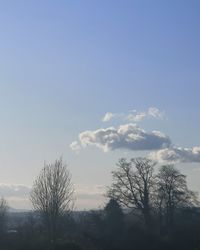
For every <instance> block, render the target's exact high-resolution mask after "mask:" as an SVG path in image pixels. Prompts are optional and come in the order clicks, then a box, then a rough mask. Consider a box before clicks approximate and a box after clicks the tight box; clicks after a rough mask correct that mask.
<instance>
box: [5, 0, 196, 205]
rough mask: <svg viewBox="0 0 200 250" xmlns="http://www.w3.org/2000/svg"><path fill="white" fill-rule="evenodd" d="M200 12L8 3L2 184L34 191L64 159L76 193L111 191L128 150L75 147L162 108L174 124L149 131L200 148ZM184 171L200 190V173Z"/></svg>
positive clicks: (184, 5)
mask: <svg viewBox="0 0 200 250" xmlns="http://www.w3.org/2000/svg"><path fill="white" fill-rule="evenodd" d="M199 11H200V2H199V1H198V0H196V1H195V0H192V1H191V0H190V1H189V0H188V1H186V0H185V1H182V0H168V1H164V0H163V1H162V0H157V1H156V0H152V1H148V0H146V1H145V0H138V1H134V0H132V1H128V0H127V1H122V0H121V1H120V0H117V1H114V0H109V1H107V0H106V1H92V0H90V1H89V0H88V1H87V0H86V1H65V0H59V1H51V0H48V1H47V0H43V1H39V0H34V1H31V0H29V1H26V0H24V1H22V0H18V1H14V0H12V1H11V0H7V1H3V0H2V1H0V34H1V39H0V138H1V143H0V183H6V184H23V185H29V186H31V185H32V182H33V180H34V178H35V176H36V175H37V174H38V172H39V170H40V169H41V168H42V166H43V162H44V160H46V161H47V162H51V161H53V160H54V159H55V158H57V157H59V156H60V155H62V156H63V158H64V160H65V161H66V162H67V163H68V164H69V168H70V170H71V172H72V174H73V180H74V182H75V184H77V185H82V187H84V188H85V190H86V191H87V190H88V189H92V188H93V187H94V186H95V185H108V184H109V181H110V171H111V170H112V169H113V168H114V166H115V163H116V161H117V159H118V158H119V157H121V156H123V155H124V154H126V152H124V150H122V151H120V150H117V151H114V152H108V153H103V152H102V151H101V150H98V149H96V148H92V147H91V148H86V149H83V150H81V152H80V153H79V154H78V155H77V154H75V153H74V152H73V151H72V150H71V149H70V148H69V144H70V143H71V142H72V141H74V140H76V139H77V137H78V134H79V133H80V132H82V131H85V130H96V129H98V128H102V127H104V128H105V127H106V126H108V125H107V124H104V123H102V121H101V119H102V117H103V115H104V114H105V113H106V112H108V111H109V112H113V113H127V112H128V111H129V110H131V109H136V110H138V111H145V110H147V109H148V108H149V107H157V108H158V109H159V110H161V111H165V113H166V116H167V119H164V120H153V119H149V120H146V121H142V122H141V123H140V126H141V127H142V128H144V129H145V130H147V131H152V130H159V131H162V132H163V133H165V134H166V135H169V136H170V138H171V140H172V141H173V144H175V145H177V146H181V147H193V146H200V129H199V124H200V116H199V107H200V98H199V95H200V83H199V82H200V70H199V69H200V60H199V58H200V15H199ZM121 123H122V122H121ZM121 123H120V121H114V122H113V124H112V123H109V126H111V125H119V124H121ZM127 154H128V155H127V156H128V157H131V156H135V155H138V154H139V153H138V152H137V154H136V153H135V152H133V151H128V153H127ZM143 154H144V153H143ZM199 165H200V163H199ZM181 166H182V169H183V171H185V172H186V173H188V175H189V180H190V184H191V185H193V186H194V187H195V188H196V189H198V188H199V189H200V186H198V184H197V181H198V180H197V174H196V173H197V172H196V166H198V164H195V171H194V169H193V167H192V166H193V165H191V164H190V163H187V164H181ZM199 173H200V172H199ZM195 178H196V179H195ZM84 188H83V189H84ZM94 189H95V188H94ZM94 193H95V192H94ZM88 197H89V196H88ZM88 199H89V198H88ZM90 202H91V201H89V200H87V201H85V203H84V201H83V204H82V205H80V207H81V206H82V207H84V206H85V207H90ZM92 202H93V203H92V204H93V205H91V206H95V204H96V203H95V202H96V201H95V197H93V201H92ZM12 204H14V203H12ZM16 204H17V205H16V206H19V207H20V206H21V205H19V203H16ZM88 204H89V205H88Z"/></svg>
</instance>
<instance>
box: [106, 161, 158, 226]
mask: <svg viewBox="0 0 200 250" xmlns="http://www.w3.org/2000/svg"><path fill="white" fill-rule="evenodd" d="M117 166H118V169H117V170H115V171H113V172H112V175H113V183H112V185H111V187H110V188H109V190H108V197H110V198H113V199H115V200H117V201H118V202H120V203H121V204H122V205H123V206H125V207H127V208H130V209H133V210H137V211H139V212H140V213H141V214H142V215H143V217H144V221H145V224H146V226H147V227H149V226H150V224H151V195H152V190H153V186H154V166H155V162H153V161H151V160H149V159H146V158H136V159H131V160H130V161H127V160H126V159H124V158H122V159H120V160H119V162H118V164H117Z"/></svg>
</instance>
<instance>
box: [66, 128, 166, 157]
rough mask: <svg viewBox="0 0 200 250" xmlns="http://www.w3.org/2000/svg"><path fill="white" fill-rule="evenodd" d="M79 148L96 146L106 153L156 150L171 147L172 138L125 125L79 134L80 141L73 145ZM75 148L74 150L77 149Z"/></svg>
mask: <svg viewBox="0 0 200 250" xmlns="http://www.w3.org/2000/svg"><path fill="white" fill-rule="evenodd" d="M72 145H79V147H83V148H85V147H87V146H96V147H98V148H100V149H102V150H103V151H104V152H108V151H113V150H115V149H129V150H156V149H162V148H165V147H169V146H170V145H171V141H170V138H169V137H168V136H166V135H165V134H163V133H161V132H160V131H152V132H146V131H145V130H143V129H141V128H140V127H139V126H137V125H136V124H132V123H130V124H125V125H121V126H119V127H117V128H114V127H109V128H105V129H103V128H101V129H97V130H93V131H92V130H88V131H84V132H82V133H80V134H79V140H78V141H75V142H73V143H72V144H71V148H72V149H73V148H74V147H72ZM75 148H76V147H75ZM75 148H74V149H75Z"/></svg>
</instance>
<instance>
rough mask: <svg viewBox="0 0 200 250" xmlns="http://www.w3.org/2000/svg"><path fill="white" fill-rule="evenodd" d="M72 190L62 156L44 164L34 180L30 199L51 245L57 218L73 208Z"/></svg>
mask: <svg viewBox="0 0 200 250" xmlns="http://www.w3.org/2000/svg"><path fill="white" fill-rule="evenodd" d="M73 191H74V190H73V185H72V183H71V174H70V172H69V170H68V169H67V167H66V165H65V164H63V161H62V158H60V159H59V160H56V161H55V162H54V163H53V164H45V165H44V168H43V169H42V170H41V172H40V174H39V176H38V177H37V178H36V180H35V182H34V185H33V189H32V192H31V196H30V199H31V202H32V205H33V207H34V209H35V210H37V211H39V212H40V213H41V215H42V216H43V218H44V221H45V224H46V226H47V230H48V235H49V240H50V241H51V242H52V243H53V245H54V244H55V241H56V237H57V232H58V222H59V219H60V218H61V216H62V215H64V214H66V213H67V212H70V211H71V210H72V208H73Z"/></svg>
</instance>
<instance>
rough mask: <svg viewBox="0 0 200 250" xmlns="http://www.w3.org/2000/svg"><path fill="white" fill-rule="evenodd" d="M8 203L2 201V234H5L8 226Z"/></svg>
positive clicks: (0, 212)
mask: <svg viewBox="0 0 200 250" xmlns="http://www.w3.org/2000/svg"><path fill="white" fill-rule="evenodd" d="M7 215H8V203H7V201H6V200H5V199H4V198H1V199H0V234H2V233H5V231H6V226H7Z"/></svg>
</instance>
